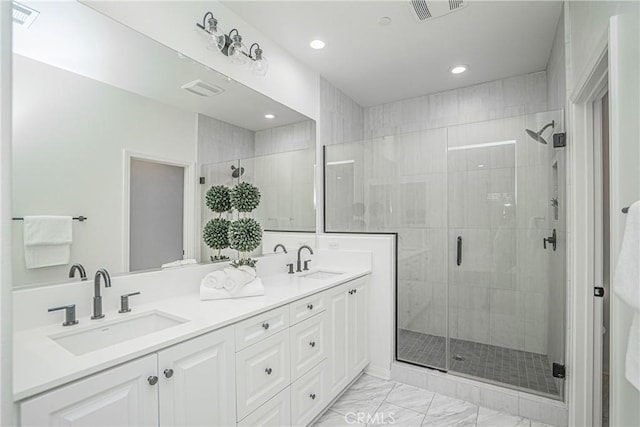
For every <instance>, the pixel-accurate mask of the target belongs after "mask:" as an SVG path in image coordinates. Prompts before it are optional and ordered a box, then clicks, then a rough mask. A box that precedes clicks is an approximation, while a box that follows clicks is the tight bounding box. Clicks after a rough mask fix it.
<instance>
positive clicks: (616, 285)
mask: <svg viewBox="0 0 640 427" xmlns="http://www.w3.org/2000/svg"><path fill="white" fill-rule="evenodd" d="M613 291H614V292H615V293H616V295H618V297H620V299H621V300H622V301H624V302H625V303H626V304H627V305H629V307H631V308H632V309H633V310H634V311H635V313H634V316H633V323H632V325H631V329H630V330H629V341H628V343H627V355H626V367H625V376H626V378H627V380H629V382H630V383H631V384H633V386H634V387H635V388H637V389H638V390H640V201H637V202H635V203H634V204H633V205H631V206H630V207H629V212H628V214H627V224H626V227H625V230H624V237H623V239H622V248H621V249H620V255H619V256H618V265H617V266H616V272H615V276H614V279H613Z"/></svg>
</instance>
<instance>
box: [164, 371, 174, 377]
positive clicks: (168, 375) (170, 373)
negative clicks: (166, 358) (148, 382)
mask: <svg viewBox="0 0 640 427" xmlns="http://www.w3.org/2000/svg"><path fill="white" fill-rule="evenodd" d="M164 376H165V377H167V378H171V377H172V376H173V369H165V370H164Z"/></svg>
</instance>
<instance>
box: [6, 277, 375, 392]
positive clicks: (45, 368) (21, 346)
mask: <svg viewBox="0 0 640 427" xmlns="http://www.w3.org/2000/svg"><path fill="white" fill-rule="evenodd" d="M314 270H318V268H314ZM321 270H324V271H331V270H332V269H331V268H321ZM369 273H371V271H370V270H369V269H366V268H354V269H353V270H352V271H348V272H346V273H343V274H341V275H339V276H336V277H334V278H331V279H325V280H315V279H303V278H300V277H298V276H292V275H288V274H276V275H272V276H268V277H263V278H262V282H263V284H264V288H265V295H264V296H260V297H248V298H239V299H225V300H216V301H200V295H199V293H189V294H187V295H184V296H180V297H177V298H169V299H165V300H160V301H155V302H153V303H148V304H142V305H136V303H135V300H132V301H131V306H132V311H131V313H126V314H119V313H117V311H111V312H105V315H106V316H105V318H104V319H100V320H91V319H89V318H88V317H80V318H78V320H79V321H80V323H79V325H77V326H71V327H63V326H62V324H61V323H57V324H55V325H48V326H44V327H38V328H34V329H29V330H24V331H19V332H17V333H16V334H15V335H14V377H13V378H14V395H13V397H14V400H15V401H19V400H22V399H25V398H27V397H30V396H33V395H35V394H38V393H41V392H43V391H46V390H49V389H52V388H54V387H57V386H60V385H62V384H65V383H68V382H70V381H74V380H77V379H79V378H82V377H85V376H87V375H90V374H93V373H96V372H98V371H101V370H104V369H107V368H110V367H113V366H116V365H118V364H121V363H124V362H127V361H130V360H133V359H135V358H137V357H140V356H144V355H146V354H150V353H153V352H155V351H158V350H160V349H163V348H166V347H169V346H171V345H174V344H177V343H180V342H182V341H185V340H187V339H190V338H193V337H196V336H198V335H202V334H205V333H207V332H211V331H214V330H216V329H220V328H222V327H224V326H227V325H230V324H233V323H236V322H238V321H240V320H243V319H246V318H249V317H251V316H254V315H256V314H259V313H261V312H264V311H267V310H271V309H273V308H276V307H279V306H282V305H285V304H288V303H290V302H292V301H296V300H298V299H301V298H304V297H306V296H308V295H311V294H314V293H317V292H320V291H323V290H325V289H328V288H331V287H334V286H337V285H340V284H342V283H345V282H348V281H350V280H353V279H355V278H358V277H361V276H365V275H367V274H369ZM154 310H157V311H162V312H165V313H168V314H170V315H174V316H177V317H181V318H184V319H187V320H188V322H186V323H183V324H180V325H177V326H174V327H170V328H167V329H164V330H161V331H158V332H155V333H152V334H149V335H145V336H143V337H140V338H136V339H134V340H130V341H125V342H122V343H119V344H116V345H113V346H110V347H106V348H104V349H101V350H97V351H93V352H90V353H86V354H83V355H79V356H76V355H73V354H72V353H70V352H69V351H67V350H66V349H64V348H63V347H62V346H60V345H59V344H57V343H56V342H54V341H53V340H52V339H51V338H49V337H50V336H51V335H56V334H59V333H61V332H69V331H71V330H74V331H81V330H83V329H90V328H94V327H95V326H96V325H97V324H99V322H105V323H110V322H113V321H114V320H118V319H123V318H125V317H126V316H132V315H133V316H137V315H140V314H141V313H144V312H150V311H154Z"/></svg>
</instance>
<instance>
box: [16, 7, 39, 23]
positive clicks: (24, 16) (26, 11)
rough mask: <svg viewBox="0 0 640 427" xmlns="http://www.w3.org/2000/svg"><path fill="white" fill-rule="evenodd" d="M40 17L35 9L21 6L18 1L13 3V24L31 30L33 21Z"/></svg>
mask: <svg viewBox="0 0 640 427" xmlns="http://www.w3.org/2000/svg"><path fill="white" fill-rule="evenodd" d="M38 15H40V12H38V11H37V10H35V9H32V8H30V7H28V6H25V5H23V4H20V3H18V2H16V1H14V2H13V23H14V24H16V25H20V26H22V27H25V28H29V26H31V24H33V21H35V20H36V18H37V17H38Z"/></svg>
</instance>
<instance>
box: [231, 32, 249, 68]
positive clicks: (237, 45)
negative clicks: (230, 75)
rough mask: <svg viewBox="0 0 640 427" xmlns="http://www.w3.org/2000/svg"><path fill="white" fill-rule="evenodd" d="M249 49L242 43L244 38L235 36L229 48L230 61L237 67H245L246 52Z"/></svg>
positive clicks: (238, 35)
mask: <svg viewBox="0 0 640 427" xmlns="http://www.w3.org/2000/svg"><path fill="white" fill-rule="evenodd" d="M246 50H247V47H246V46H245V45H244V43H242V36H241V35H240V34H235V35H234V36H233V43H231V45H230V46H229V55H228V56H229V59H230V60H231V62H233V63H234V64H237V65H243V64H246V63H247V55H245V52H246Z"/></svg>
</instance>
